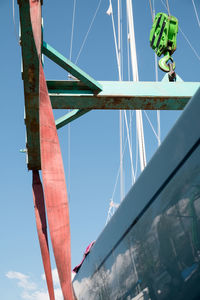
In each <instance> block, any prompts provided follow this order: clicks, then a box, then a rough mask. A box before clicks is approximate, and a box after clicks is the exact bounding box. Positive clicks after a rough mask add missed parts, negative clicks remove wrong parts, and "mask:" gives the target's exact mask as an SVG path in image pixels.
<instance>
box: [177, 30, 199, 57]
mask: <svg viewBox="0 0 200 300" xmlns="http://www.w3.org/2000/svg"><path fill="white" fill-rule="evenodd" d="M179 30H180V32H181V33H182V35H183V37H184V39H185V40H186V42H187V43H188V45H189V46H190V48H191V49H192V51H193V52H194V54H195V56H196V57H197V59H198V60H199V61H200V56H199V54H198V53H197V51H196V50H195V48H194V47H193V46H192V44H191V42H190V41H189V39H188V37H187V36H186V34H185V33H184V32H183V30H182V29H181V27H180V26H179Z"/></svg>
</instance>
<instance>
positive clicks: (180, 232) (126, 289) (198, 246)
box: [73, 91, 200, 300]
mask: <svg viewBox="0 0 200 300" xmlns="http://www.w3.org/2000/svg"><path fill="white" fill-rule="evenodd" d="M198 111H200V91H199V92H197V94H196V95H195V96H194V98H193V100H192V101H191V103H190V105H189V106H188V107H187V109H186V111H184V113H183V115H182V117H181V119H180V120H179V122H178V123H177V124H176V125H175V127H174V129H173V130H172V131H171V132H170V134H169V136H168V137H167V139H166V141H165V142H164V143H163V145H162V146H161V148H160V150H159V151H158V152H157V153H156V154H155V156H154V158H153V159H152V161H151V162H150V164H149V165H148V166H147V169H146V170H145V171H144V172H143V174H142V175H141V176H140V178H139V180H138V182H137V183H136V184H135V186H134V187H133V188H132V189H131V191H130V192H129V194H128V195H127V197H126V198H125V200H124V201H123V202H122V205H121V206H120V207H119V209H118V211H117V212H116V214H115V215H114V216H113V218H112V219H111V221H110V223H109V224H108V225H107V227H106V228H105V230H104V231H103V233H102V234H101V236H100V237H99V239H98V240H97V241H96V244H95V245H94V247H93V249H92V250H91V253H90V254H89V255H88V257H87V258H86V261H85V262H84V264H83V266H82V267H81V269H80V271H79V273H78V274H77V275H76V277H75V279H74V282H73V286H74V290H75V294H76V296H77V299H78V300H83V299H84V300H85V299H90V300H109V299H110V300H119V299H121V300H146V299H152V300H154V299H155V300H164V299H167V300H169V299H170V300H171V299H176V300H183V299H185V300H190V299H191V300H192V299H200V285H199V282H200V130H199V128H200V118H199V116H198ZM144 187H145V188H144ZM106 243H107V244H108V247H107V248H106V246H105V245H106ZM105 248H106V249H105Z"/></svg>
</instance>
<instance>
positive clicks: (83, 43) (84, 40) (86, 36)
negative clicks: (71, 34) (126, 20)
mask: <svg viewBox="0 0 200 300" xmlns="http://www.w3.org/2000/svg"><path fill="white" fill-rule="evenodd" d="M101 2H102V0H99V3H98V5H97V8H96V11H95V13H94V16H93V18H92V21H91V23H90V26H89V28H88V31H87V33H86V35H85V38H84V39H83V42H82V45H81V48H80V50H79V53H78V55H77V58H76V61H75V64H76V63H77V62H78V60H79V57H80V55H81V52H82V50H83V47H84V45H85V42H86V40H87V38H88V35H89V33H90V30H91V28H92V25H93V23H94V20H95V18H96V16H97V13H98V11H99V8H100V5H101Z"/></svg>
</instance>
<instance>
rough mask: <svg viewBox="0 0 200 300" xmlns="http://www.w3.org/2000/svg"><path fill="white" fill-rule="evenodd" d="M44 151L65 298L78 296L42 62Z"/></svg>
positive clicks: (43, 165) (44, 172) (47, 193)
mask: <svg viewBox="0 0 200 300" xmlns="http://www.w3.org/2000/svg"><path fill="white" fill-rule="evenodd" d="M39 118H40V122H39V124H40V152H41V169H42V178H43V186H44V195H45V204H46V210H47V217H48V224H49V230H50V236H51V241H52V246H53V251H54V256H55V261H56V265H57V269H58V275H59V279H60V284H61V288H62V292H63V296H64V300H71V299H74V297H73V291H72V283H71V247H70V225H69V209H68V199H67V189H66V183H65V174H64V168H63V162H62V156H61V151H60V145H59V140H58V134H57V129H56V125H55V120H54V116H53V111H52V107H51V102H50V99H49V95H48V90H47V85H46V80H45V76H44V72H43V68H42V63H40V103H39Z"/></svg>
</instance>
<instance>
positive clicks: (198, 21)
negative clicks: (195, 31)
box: [192, 0, 200, 27]
mask: <svg viewBox="0 0 200 300" xmlns="http://www.w3.org/2000/svg"><path fill="white" fill-rule="evenodd" d="M192 4H193V7H194V12H195V15H196V18H197V23H198V25H199V27H200V20H199V16H198V12H197V8H196V5H195V3H194V0H192Z"/></svg>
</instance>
